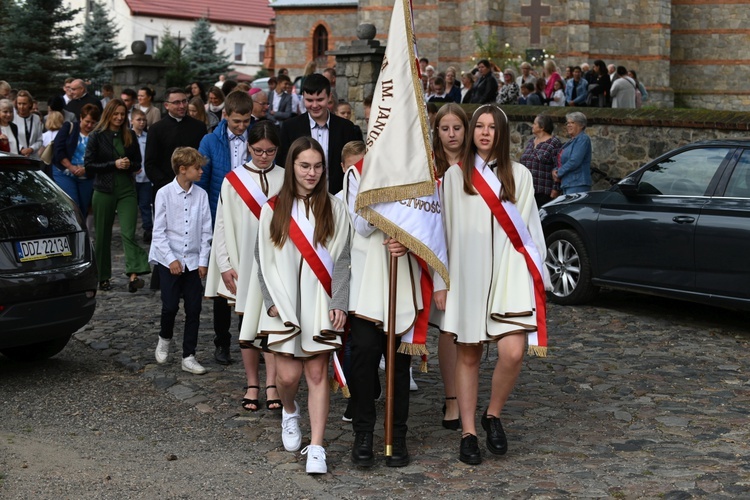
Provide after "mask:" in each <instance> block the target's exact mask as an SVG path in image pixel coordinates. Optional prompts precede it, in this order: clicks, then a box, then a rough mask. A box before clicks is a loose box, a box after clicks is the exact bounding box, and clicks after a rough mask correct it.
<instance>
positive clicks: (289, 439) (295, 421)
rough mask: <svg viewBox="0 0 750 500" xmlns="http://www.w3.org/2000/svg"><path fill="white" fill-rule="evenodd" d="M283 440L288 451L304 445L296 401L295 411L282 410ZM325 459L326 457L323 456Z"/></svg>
mask: <svg viewBox="0 0 750 500" xmlns="http://www.w3.org/2000/svg"><path fill="white" fill-rule="evenodd" d="M281 441H282V442H283V443H284V449H285V450H286V451H297V450H299V447H300V446H302V431H300V430H299V405H298V404H297V402H296V401H295V402H294V413H287V412H286V409H282V410H281ZM323 460H324V461H325V458H323Z"/></svg>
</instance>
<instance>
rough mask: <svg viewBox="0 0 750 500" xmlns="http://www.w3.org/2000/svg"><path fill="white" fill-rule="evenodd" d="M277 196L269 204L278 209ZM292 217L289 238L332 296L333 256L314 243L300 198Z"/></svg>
mask: <svg viewBox="0 0 750 500" xmlns="http://www.w3.org/2000/svg"><path fill="white" fill-rule="evenodd" d="M277 200H278V198H277V197H275V196H274V197H273V198H271V199H270V200H269V201H268V205H269V206H270V207H271V208H272V209H274V210H275V209H276V201H277ZM291 215H292V217H291V218H290V219H289V239H290V240H292V243H294V246H295V247H297V250H298V251H299V253H300V254H301V255H302V258H303V259H304V260H305V262H306V263H307V265H308V266H310V269H312V272H313V273H315V276H316V277H317V278H318V281H320V284H321V285H322V286H323V289H324V290H325V291H326V293H327V294H328V296H329V297H330V296H331V293H332V292H331V288H332V281H333V278H332V276H333V257H331V254H330V253H329V252H328V249H326V247H324V246H323V245H321V244H320V243H318V244H317V245H315V244H314V243H313V241H314V239H313V236H314V233H315V228H313V226H312V224H310V221H309V220H308V219H307V217H305V216H304V215H300V214H299V204H298V200H297V199H296V198H295V199H294V203H293V204H292V214H291ZM332 358H333V373H334V378H335V379H336V382H337V383H338V384H339V386H340V387H341V388H342V389H343V388H346V377H345V376H344V370H343V368H342V367H341V362H340V361H339V359H338V356H336V355H334V356H332Z"/></svg>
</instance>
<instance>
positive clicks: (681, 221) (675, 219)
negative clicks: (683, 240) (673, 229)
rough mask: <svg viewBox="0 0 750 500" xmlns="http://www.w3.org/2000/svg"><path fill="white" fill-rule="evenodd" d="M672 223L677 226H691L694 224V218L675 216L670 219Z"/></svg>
mask: <svg viewBox="0 0 750 500" xmlns="http://www.w3.org/2000/svg"><path fill="white" fill-rule="evenodd" d="M672 221H673V222H676V223H677V224H692V223H693V222H695V217H690V216H689V215H677V216H675V217H672Z"/></svg>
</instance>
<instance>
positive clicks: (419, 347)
mask: <svg viewBox="0 0 750 500" xmlns="http://www.w3.org/2000/svg"><path fill="white" fill-rule="evenodd" d="M396 352H400V353H401V354H408V355H409V356H422V355H427V354H429V351H427V346H426V345H424V344H410V343H408V342H401V345H400V346H398V349H397V350H396Z"/></svg>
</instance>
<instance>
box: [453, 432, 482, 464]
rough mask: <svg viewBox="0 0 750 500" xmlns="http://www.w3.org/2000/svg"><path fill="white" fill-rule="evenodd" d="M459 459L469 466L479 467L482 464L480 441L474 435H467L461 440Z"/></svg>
mask: <svg viewBox="0 0 750 500" xmlns="http://www.w3.org/2000/svg"><path fill="white" fill-rule="evenodd" d="M458 459H459V460H460V461H462V462H463V463H465V464H469V465H479V464H481V463H482V454H481V453H480V451H479V440H478V439H477V437H476V436H475V435H474V434H465V435H464V436H463V437H462V438H461V451H460V452H459V454H458Z"/></svg>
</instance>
